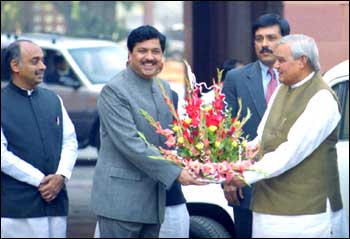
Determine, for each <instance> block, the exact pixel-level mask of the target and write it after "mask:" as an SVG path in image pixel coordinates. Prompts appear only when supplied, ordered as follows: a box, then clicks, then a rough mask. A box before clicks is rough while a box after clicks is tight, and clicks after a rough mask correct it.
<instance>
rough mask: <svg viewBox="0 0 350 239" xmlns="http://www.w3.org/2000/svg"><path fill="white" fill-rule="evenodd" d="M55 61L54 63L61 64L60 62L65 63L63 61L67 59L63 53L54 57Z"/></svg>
mask: <svg viewBox="0 0 350 239" xmlns="http://www.w3.org/2000/svg"><path fill="white" fill-rule="evenodd" d="M53 62H54V64H55V65H56V64H59V63H63V62H66V60H65V59H64V57H63V56H62V55H56V56H55V57H54V58H53Z"/></svg>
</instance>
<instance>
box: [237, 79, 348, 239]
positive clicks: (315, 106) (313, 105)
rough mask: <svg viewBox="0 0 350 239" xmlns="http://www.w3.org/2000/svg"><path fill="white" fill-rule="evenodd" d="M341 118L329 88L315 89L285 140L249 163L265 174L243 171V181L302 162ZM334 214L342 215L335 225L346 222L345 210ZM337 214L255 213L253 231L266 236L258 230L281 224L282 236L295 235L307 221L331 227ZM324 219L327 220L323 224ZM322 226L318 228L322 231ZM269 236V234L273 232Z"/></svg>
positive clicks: (269, 174) (259, 178)
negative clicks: (284, 214)
mask: <svg viewBox="0 0 350 239" xmlns="http://www.w3.org/2000/svg"><path fill="white" fill-rule="evenodd" d="M313 75H314V72H312V73H311V74H309V75H308V76H307V77H306V78H305V79H304V80H302V81H300V82H298V83H296V84H294V85H292V86H291V87H292V88H296V87H299V86H301V85H303V84H304V83H305V82H307V81H308V80H310V79H311V78H312V76H313ZM279 88H280V86H279V87H278V88H277V89H276V90H275V92H274V93H273V95H272V96H271V100H270V102H269V104H268V106H267V109H266V112H265V114H264V116H263V118H262V121H261V122H260V124H259V127H258V131H257V134H258V135H257V137H256V138H255V139H254V140H253V141H252V142H249V144H255V143H258V142H260V140H261V137H262V133H263V129H264V126H265V123H266V119H267V117H268V115H269V113H270V110H271V105H272V103H271V102H273V101H274V99H275V97H276V94H277V92H278V90H279ZM321 106H322V107H321ZM340 118H341V115H340V113H339V109H338V104H337V102H336V101H335V100H334V98H333V95H332V94H331V93H330V92H329V91H328V90H320V91H319V92H317V93H316V94H315V95H314V96H313V97H312V98H311V99H310V101H309V102H308V104H307V106H306V108H305V111H304V112H303V113H302V114H301V115H300V116H299V118H298V119H297V120H296V122H295V123H294V124H293V125H292V127H291V128H290V130H289V132H288V136H287V141H286V142H283V143H282V144H280V145H279V146H278V147H277V148H276V149H275V150H274V151H272V152H269V153H267V154H265V155H264V156H263V157H262V159H261V160H259V161H258V162H256V163H255V164H254V165H253V166H251V168H252V169H257V170H258V171H259V170H260V171H261V172H264V173H266V175H263V174H261V173H258V172H255V171H246V172H244V173H243V176H244V178H245V180H246V182H247V183H248V184H252V183H255V182H257V181H259V180H262V179H265V178H272V177H276V176H278V175H280V174H282V173H284V172H286V171H288V170H290V169H291V168H293V167H295V166H296V165H298V164H299V163H301V162H302V161H303V160H304V159H305V158H306V157H308V156H309V155H310V154H311V153H312V152H313V151H314V150H315V149H316V148H317V147H319V145H320V144H321V143H322V142H323V141H324V140H325V139H326V138H327V137H328V136H329V135H330V133H331V132H332V131H333V130H334V129H335V127H336V126H337V124H338V122H339V120H340ZM315 119H317V120H315ZM320 176H321V175H320ZM336 213H338V214H341V215H342V216H339V217H336V218H340V221H338V222H337V225H342V224H343V223H344V222H345V223H346V219H345V213H344V209H342V210H340V211H338V212H336ZM338 214H334V213H333V214H332V212H330V210H327V212H325V213H320V214H313V215H300V216H279V215H269V214H262V213H256V212H254V216H253V218H254V219H253V220H254V221H255V225H254V229H253V231H254V230H255V234H254V233H253V234H254V235H255V236H258V237H259V236H262V235H265V234H263V233H260V232H264V233H265V232H266V231H268V230H270V229H271V231H272V232H273V231H275V230H276V227H277V228H281V224H283V226H284V227H283V230H284V232H285V233H287V235H286V234H285V235H284V236H288V235H294V234H292V233H294V232H295V231H298V229H297V228H299V229H300V230H306V229H305V222H306V221H312V222H316V223H314V225H316V226H319V227H321V225H324V228H331V227H332V228H333V224H332V223H333V222H331V218H334V215H338ZM324 218H328V219H329V220H328V222H327V223H326V224H325V223H324ZM285 220H288V222H289V223H290V224H289V225H293V226H291V227H290V228H288V224H285V223H284V221H285ZM344 220H345V221H344ZM261 223H266V224H268V225H269V226H271V227H265V226H266V225H265V224H264V227H262V226H263V225H262V224H261ZM331 224H332V226H331ZM274 226H276V227H274ZM345 226H346V225H345ZM269 228H270V229H269ZM324 228H323V229H324ZM323 229H320V230H321V231H322V230H323ZM333 230H336V229H333ZM326 231H327V230H326ZM299 232H300V231H299ZM304 232H305V231H304ZM323 232H324V230H323ZM329 232H330V230H329ZM305 233H306V234H303V233H301V234H302V235H301V236H305V235H319V234H317V233H319V231H317V233H316V234H312V233H313V232H310V233H311V234H310V233H309V234H308V233H307V232H305ZM347 233H348V232H347ZM269 235H270V236H271V235H273V234H269ZM323 235H325V234H323ZM265 236H266V235H265ZM282 236H283V235H282ZM326 236H328V234H326ZM329 236H330V234H329Z"/></svg>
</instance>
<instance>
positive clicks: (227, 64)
mask: <svg viewBox="0 0 350 239" xmlns="http://www.w3.org/2000/svg"><path fill="white" fill-rule="evenodd" d="M239 64H242V65H243V63H242V62H241V61H240V60H237V59H228V60H226V61H224V63H222V64H221V65H220V66H219V69H220V70H223V71H222V77H221V81H224V80H225V76H226V73H227V72H228V71H230V70H232V69H235V68H236V67H237V66H238V65H239Z"/></svg>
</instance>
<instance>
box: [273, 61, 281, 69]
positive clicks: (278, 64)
mask: <svg viewBox="0 0 350 239" xmlns="http://www.w3.org/2000/svg"><path fill="white" fill-rule="evenodd" d="M273 67H274V68H276V69H277V70H279V68H280V63H279V61H278V60H276V61H275V63H274V64H273Z"/></svg>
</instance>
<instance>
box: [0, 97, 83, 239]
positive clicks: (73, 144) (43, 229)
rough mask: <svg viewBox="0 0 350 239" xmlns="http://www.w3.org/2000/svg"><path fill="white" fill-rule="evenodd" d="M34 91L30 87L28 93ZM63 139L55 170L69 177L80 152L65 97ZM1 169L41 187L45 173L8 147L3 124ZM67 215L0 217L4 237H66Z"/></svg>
mask: <svg viewBox="0 0 350 239" xmlns="http://www.w3.org/2000/svg"><path fill="white" fill-rule="evenodd" d="M30 93H31V92H30V91H28V94H30ZM60 101H61V106H62V121H63V122H62V123H63V137H62V138H63V139H62V151H61V157H60V162H59V165H58V169H57V171H56V174H61V175H63V176H64V177H65V178H66V180H69V178H70V177H71V175H72V171H73V167H74V164H75V161H76V159H77V156H78V143H77V140H76V134H75V129H74V125H73V123H72V121H71V120H70V118H69V116H68V114H67V111H66V109H65V108H64V106H63V103H62V100H61V99H60ZM1 172H3V173H5V174H7V175H9V176H11V177H13V178H15V179H17V180H19V181H22V182H25V183H28V184H30V185H33V186H35V187H38V186H39V184H40V182H41V180H42V179H43V178H44V177H45V175H44V174H43V173H42V172H41V171H40V170H38V169H37V168H35V167H33V166H32V165H31V164H29V163H27V162H26V161H24V160H22V159H21V158H19V157H17V156H16V155H14V154H13V153H12V152H10V151H8V150H7V139H6V137H5V135H4V134H3V131H2V127H1ZM66 219H67V217H39V218H23V219H13V218H3V217H1V237H66V227H67V226H66V225H67V220H66Z"/></svg>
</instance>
